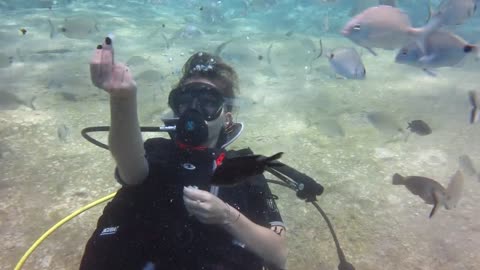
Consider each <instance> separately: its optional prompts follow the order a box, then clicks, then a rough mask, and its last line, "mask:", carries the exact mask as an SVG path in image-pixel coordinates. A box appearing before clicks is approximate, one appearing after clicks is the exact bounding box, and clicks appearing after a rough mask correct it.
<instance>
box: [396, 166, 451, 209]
mask: <svg viewBox="0 0 480 270" xmlns="http://www.w3.org/2000/svg"><path fill="white" fill-rule="evenodd" d="M392 184H394V185H404V186H405V187H406V188H407V189H408V190H409V191H410V192H412V193H413V194H415V195H418V196H420V198H422V199H423V201H424V202H425V203H426V204H432V205H433V208H432V211H431V212H430V215H429V217H430V218H431V217H432V216H433V215H434V214H435V213H436V212H437V210H438V207H439V206H440V205H444V206H445V200H446V197H447V194H446V193H447V191H446V190H445V188H444V187H443V186H442V185H441V184H439V183H438V182H437V181H435V180H433V179H430V178H426V177H423V176H406V177H403V176H401V175H400V174H398V173H396V174H394V175H393V177H392Z"/></svg>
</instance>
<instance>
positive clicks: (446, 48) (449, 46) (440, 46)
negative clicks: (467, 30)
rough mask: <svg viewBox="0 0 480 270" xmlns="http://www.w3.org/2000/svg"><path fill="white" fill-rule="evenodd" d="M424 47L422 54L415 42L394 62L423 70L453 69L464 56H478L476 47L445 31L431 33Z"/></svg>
mask: <svg viewBox="0 0 480 270" xmlns="http://www.w3.org/2000/svg"><path fill="white" fill-rule="evenodd" d="M424 45H425V48H424V49H425V51H424V52H422V50H421V49H420V47H419V46H418V44H417V43H415V42H411V43H409V44H407V45H405V46H404V47H403V48H402V49H400V51H399V52H398V53H397V55H396V57H395V62H397V63H399V64H405V65H411V66H416V67H421V68H423V69H430V68H439V67H454V66H458V65H459V64H461V63H462V62H463V60H464V59H465V57H466V56H475V57H478V54H479V47H478V46H476V45H473V44H470V43H468V42H467V41H465V40H464V39H462V38H461V37H459V36H457V35H455V34H453V33H451V32H448V31H445V30H438V31H435V32H433V33H431V34H430V35H429V36H428V37H426V39H425V43H424Z"/></svg>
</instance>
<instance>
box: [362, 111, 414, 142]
mask: <svg viewBox="0 0 480 270" xmlns="http://www.w3.org/2000/svg"><path fill="white" fill-rule="evenodd" d="M367 119H368V121H369V122H370V123H371V124H372V125H373V126H374V127H375V128H376V129H378V130H379V131H381V132H382V133H384V134H386V135H389V136H395V135H398V134H400V133H404V132H405V130H404V129H403V128H402V126H401V125H400V124H399V122H398V120H397V119H396V117H395V116H394V115H393V114H390V113H386V112H380V111H379V112H369V113H368V114H367Z"/></svg>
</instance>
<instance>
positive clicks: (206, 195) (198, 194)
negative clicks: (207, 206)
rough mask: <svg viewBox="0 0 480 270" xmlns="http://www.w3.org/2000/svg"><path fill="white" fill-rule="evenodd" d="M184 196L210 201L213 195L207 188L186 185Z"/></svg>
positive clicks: (195, 199)
mask: <svg viewBox="0 0 480 270" xmlns="http://www.w3.org/2000/svg"><path fill="white" fill-rule="evenodd" d="M183 196H184V197H187V198H189V199H191V200H194V201H201V202H205V201H209V200H210V199H211V197H212V196H213V195H212V194H211V193H210V192H208V191H205V190H201V189H195V188H191V187H184V188H183Z"/></svg>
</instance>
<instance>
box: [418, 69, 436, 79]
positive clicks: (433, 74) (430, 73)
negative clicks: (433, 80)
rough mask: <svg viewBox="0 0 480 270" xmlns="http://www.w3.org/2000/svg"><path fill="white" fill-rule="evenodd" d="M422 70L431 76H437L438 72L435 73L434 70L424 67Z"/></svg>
mask: <svg viewBox="0 0 480 270" xmlns="http://www.w3.org/2000/svg"><path fill="white" fill-rule="evenodd" d="M422 70H423V71H424V72H425V73H427V74H428V75H429V76H432V77H437V73H435V72H434V71H432V70H430V69H428V68H422Z"/></svg>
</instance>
